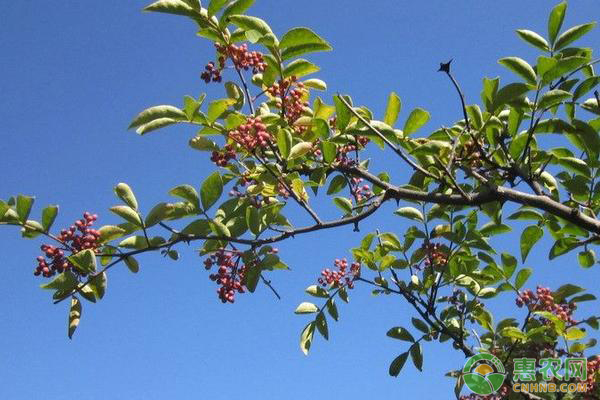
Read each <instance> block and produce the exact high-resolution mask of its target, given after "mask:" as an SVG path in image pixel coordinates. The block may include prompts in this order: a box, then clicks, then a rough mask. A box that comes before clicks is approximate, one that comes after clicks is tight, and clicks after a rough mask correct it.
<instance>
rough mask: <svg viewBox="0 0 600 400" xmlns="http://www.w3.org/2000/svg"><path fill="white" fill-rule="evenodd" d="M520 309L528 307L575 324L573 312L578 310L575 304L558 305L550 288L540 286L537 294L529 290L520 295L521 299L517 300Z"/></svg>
mask: <svg viewBox="0 0 600 400" xmlns="http://www.w3.org/2000/svg"><path fill="white" fill-rule="evenodd" d="M516 304H517V306H518V307H523V306H524V305H526V306H527V307H528V308H529V309H530V310H532V311H548V312H551V313H552V314H554V315H556V316H557V317H558V318H560V319H561V320H563V321H565V322H568V323H571V324H574V323H576V322H577V321H575V320H574V319H573V318H572V314H573V311H575V309H576V308H577V305H576V304H575V303H562V304H556V303H555V301H554V297H553V296H552V291H551V290H550V289H549V288H544V287H541V286H538V287H537V289H536V293H533V291H531V290H529V289H527V290H524V291H522V292H520V293H519V297H517V299H516Z"/></svg>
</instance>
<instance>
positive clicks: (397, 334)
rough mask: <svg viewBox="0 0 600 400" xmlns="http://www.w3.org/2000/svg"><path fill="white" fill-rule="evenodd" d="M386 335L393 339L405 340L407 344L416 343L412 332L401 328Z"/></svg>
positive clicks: (396, 328) (395, 328)
mask: <svg viewBox="0 0 600 400" xmlns="http://www.w3.org/2000/svg"><path fill="white" fill-rule="evenodd" d="M386 335H387V336H388V337H391V338H392V339H399V340H404V341H405V342H413V343H414V342H415V338H414V337H413V336H412V335H411V334H410V332H409V331H407V330H406V329H405V328H403V327H401V326H396V327H394V328H392V329H390V330H389V331H387V333H386Z"/></svg>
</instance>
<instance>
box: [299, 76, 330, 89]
mask: <svg viewBox="0 0 600 400" xmlns="http://www.w3.org/2000/svg"><path fill="white" fill-rule="evenodd" d="M302 83H304V86H306V87H309V88H312V89H316V90H327V84H326V83H325V82H323V81H322V80H321V79H316V78H312V79H307V80H305V81H303V82H302Z"/></svg>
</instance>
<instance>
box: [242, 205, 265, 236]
mask: <svg viewBox="0 0 600 400" xmlns="http://www.w3.org/2000/svg"><path fill="white" fill-rule="evenodd" d="M246 225H248V228H249V229H250V232H252V233H254V234H255V235H258V234H260V233H261V232H262V229H261V221H260V214H259V212H258V210H257V209H256V208H255V207H252V206H250V207H247V208H246Z"/></svg>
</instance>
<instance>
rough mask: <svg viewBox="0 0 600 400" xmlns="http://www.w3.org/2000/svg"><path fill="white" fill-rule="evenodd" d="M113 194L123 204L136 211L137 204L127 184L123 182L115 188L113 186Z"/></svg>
mask: <svg viewBox="0 0 600 400" xmlns="http://www.w3.org/2000/svg"><path fill="white" fill-rule="evenodd" d="M115 194H116V195H117V197H118V198H119V199H121V200H123V202H124V203H125V204H127V205H128V206H129V207H131V208H133V209H134V210H136V211H137V209H138V203H137V200H136V198H135V195H134V194H133V190H131V188H130V187H129V185H128V184H126V183H123V182H121V183H119V184H117V186H115Z"/></svg>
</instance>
